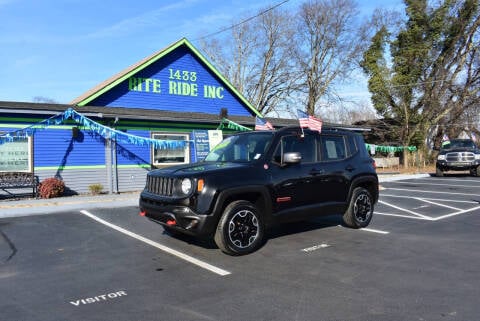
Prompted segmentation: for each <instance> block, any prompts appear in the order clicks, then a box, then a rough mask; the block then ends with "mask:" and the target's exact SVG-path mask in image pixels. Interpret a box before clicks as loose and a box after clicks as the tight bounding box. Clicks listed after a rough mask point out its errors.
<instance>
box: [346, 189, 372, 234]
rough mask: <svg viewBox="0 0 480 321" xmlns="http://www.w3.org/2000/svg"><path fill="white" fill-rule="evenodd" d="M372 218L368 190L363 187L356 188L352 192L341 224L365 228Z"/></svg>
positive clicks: (370, 196) (370, 199)
mask: <svg viewBox="0 0 480 321" xmlns="http://www.w3.org/2000/svg"><path fill="white" fill-rule="evenodd" d="M372 216H373V198H372V195H371V194H370V192H369V191H368V190H366V189H365V188H363V187H356V188H355V189H354V190H353V193H352V198H351V199H350V204H349V205H348V209H347V211H346V212H345V214H343V222H344V223H345V225H347V226H348V227H352V228H362V227H366V226H367V225H368V224H369V223H370V221H371V220H372Z"/></svg>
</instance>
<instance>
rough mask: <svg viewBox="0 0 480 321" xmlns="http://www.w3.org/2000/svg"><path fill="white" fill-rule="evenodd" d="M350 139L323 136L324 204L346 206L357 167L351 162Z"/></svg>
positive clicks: (322, 182)
mask: <svg viewBox="0 0 480 321" xmlns="http://www.w3.org/2000/svg"><path fill="white" fill-rule="evenodd" d="M348 144H349V142H348V138H347V137H346V136H345V135H342V134H322V135H321V139H320V154H321V168H322V169H323V171H324V173H323V175H322V181H321V184H322V199H323V202H324V203H330V204H332V205H335V204H337V205H339V206H341V205H345V204H346V202H347V198H348V192H349V182H350V180H351V173H352V171H354V170H355V165H354V164H353V163H352V162H351V157H350V153H351V152H350V148H349V147H348V146H349V145H348Z"/></svg>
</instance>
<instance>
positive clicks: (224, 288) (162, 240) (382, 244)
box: [0, 175, 480, 320]
mask: <svg viewBox="0 0 480 321" xmlns="http://www.w3.org/2000/svg"><path fill="white" fill-rule="evenodd" d="M479 187H480V179H479V178H472V177H468V176H462V175H456V176H449V177H445V178H436V177H425V178H418V179H414V180H402V181H390V182H383V183H382V191H381V194H380V202H379V204H377V207H376V210H375V215H374V219H373V220H372V223H371V225H370V226H369V228H368V229H363V230H353V229H348V228H345V227H343V226H342V224H341V218H340V217H325V218H322V219H315V220H313V221H309V222H303V223H295V224H289V225H282V226H279V227H277V228H275V229H273V230H271V231H269V238H268V241H267V242H266V244H265V245H264V246H263V247H262V248H260V249H259V250H258V251H257V252H255V253H253V254H250V255H247V256H241V257H231V256H227V255H224V254H222V253H221V252H220V251H219V250H218V248H216V246H215V244H214V243H213V242H212V241H199V240H195V239H193V238H190V237H187V236H179V237H172V236H171V235H168V234H166V233H164V232H163V228H162V227H161V226H159V225H157V224H155V223H152V222H150V221H148V220H147V219H146V218H144V217H140V216H138V214H137V213H138V208H137V207H136V206H122V207H116V208H108V207H103V208H91V209H88V210H82V209H81V208H80V209H76V210H68V211H67V212H64V213H58V214H52V215H42V216H25V217H17V218H4V219H0V232H1V233H0V292H1V293H2V300H1V301H0V319H1V320H59V319H62V320H77V319H78V320H80V319H83V320H133V319H135V320H136V319H141V320H253V319H255V320H440V319H441V320H474V319H476V317H477V316H478V315H479V314H480V308H479V307H478V305H477V298H478V296H479V295H480V290H479V289H480V281H478V278H477V273H478V271H477V268H476V267H477V266H480V257H479V256H477V255H472V254H473V253H476V251H477V249H478V246H480V238H479V236H478V228H479V227H480V192H477V190H480V188H479Z"/></svg>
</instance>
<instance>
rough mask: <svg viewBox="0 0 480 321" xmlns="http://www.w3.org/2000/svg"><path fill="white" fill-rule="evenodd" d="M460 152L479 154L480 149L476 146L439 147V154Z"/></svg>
mask: <svg viewBox="0 0 480 321" xmlns="http://www.w3.org/2000/svg"><path fill="white" fill-rule="evenodd" d="M462 152H471V153H475V154H479V153H480V151H479V150H478V149H476V148H452V149H441V150H440V154H447V153H462Z"/></svg>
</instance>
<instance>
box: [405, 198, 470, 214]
mask: <svg viewBox="0 0 480 321" xmlns="http://www.w3.org/2000/svg"><path fill="white" fill-rule="evenodd" d="M414 199H416V200H419V201H421V202H426V203H429V204H433V205H437V206H441V207H446V208H449V209H452V210H455V211H461V210H462V209H461V208H457V207H453V206H448V205H445V204H440V203H436V202H432V201H430V200H427V199H424V198H419V197H414Z"/></svg>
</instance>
